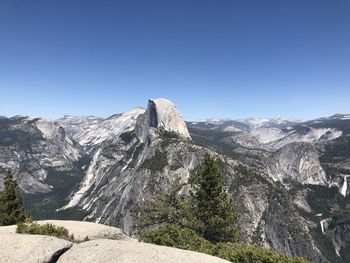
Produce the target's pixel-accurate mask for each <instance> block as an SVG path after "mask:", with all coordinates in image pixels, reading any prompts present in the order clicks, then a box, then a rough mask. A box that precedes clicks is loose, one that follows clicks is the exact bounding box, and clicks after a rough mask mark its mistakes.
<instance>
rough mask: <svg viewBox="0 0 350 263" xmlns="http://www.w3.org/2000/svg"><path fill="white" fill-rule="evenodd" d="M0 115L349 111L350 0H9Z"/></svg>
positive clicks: (0, 16) (0, 18)
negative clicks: (173, 108) (162, 102)
mask: <svg viewBox="0 0 350 263" xmlns="http://www.w3.org/2000/svg"><path fill="white" fill-rule="evenodd" d="M0 96H1V102H0V115H5V116H13V115H16V114H23V115H31V116H45V117H52V118H56V117H60V116H62V115H64V114H71V115H97V116H108V115H111V114H114V113H119V112H125V111H127V110H130V109H131V108H134V107H136V106H143V107H145V106H146V105H147V100H148V98H157V97H165V98H168V99H170V100H172V101H173V102H174V103H175V104H176V105H177V106H178V108H179V109H180V110H181V112H182V113H183V115H184V117H185V119H186V120H194V119H202V118H207V117H229V118H234V119H236V118H242V117H249V116H258V117H263V116H267V117H272V116H285V117H295V118H304V119H308V118H314V117H319V116H327V115H331V114H334V113H350V1H349V0H274V1H273V0H256V1H250V0H228V1H225V0H212V1H206V0H197V1H194V0H172V1H168V0H159V1H152V0H144V1H133V0H128V1H127V0H125V1H117V0H113V1H112V0H110V1H107V0H105V1H103V0H95V1H91V0H81V1H78V0H67V1H62V0H61V1H54V0H52V1H50V0H42V1H36V0H31V1H27V0H1V1H0Z"/></svg>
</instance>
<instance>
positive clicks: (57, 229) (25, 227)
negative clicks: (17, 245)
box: [16, 223, 69, 238]
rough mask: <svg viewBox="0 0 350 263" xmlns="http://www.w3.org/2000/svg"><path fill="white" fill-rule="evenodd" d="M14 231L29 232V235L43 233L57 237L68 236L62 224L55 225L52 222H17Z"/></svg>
mask: <svg viewBox="0 0 350 263" xmlns="http://www.w3.org/2000/svg"><path fill="white" fill-rule="evenodd" d="M16 233H19V234H31V235H45V236H54V237H58V238H68V237H69V233H68V230H67V229H66V228H64V227H62V226H55V225H53V224H44V225H40V224H38V223H30V224H26V223H19V224H18V225H17V230H16Z"/></svg>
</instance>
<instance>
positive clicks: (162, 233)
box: [140, 224, 212, 254]
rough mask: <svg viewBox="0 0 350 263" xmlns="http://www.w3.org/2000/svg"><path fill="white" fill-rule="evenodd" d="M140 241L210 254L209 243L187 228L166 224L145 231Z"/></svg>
mask: <svg viewBox="0 0 350 263" xmlns="http://www.w3.org/2000/svg"><path fill="white" fill-rule="evenodd" d="M140 240H141V241H143V242H146V243H152V244H156V245H160V246H167V247H176V248H180V249H186V250H192V251H199V252H203V253H207V254H210V250H211V246H212V245H211V243H210V242H209V241H207V240H205V239H204V238H203V237H201V236H199V235H198V234H197V233H196V232H195V231H193V230H191V229H189V228H182V227H180V226H178V225H172V224H166V225H163V226H161V227H158V228H157V229H155V230H152V231H149V232H146V233H145V234H143V235H142V236H141V238H140Z"/></svg>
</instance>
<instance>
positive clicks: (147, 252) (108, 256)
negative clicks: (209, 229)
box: [58, 239, 228, 263]
mask: <svg viewBox="0 0 350 263" xmlns="http://www.w3.org/2000/svg"><path fill="white" fill-rule="evenodd" d="M58 262H59V263H68V262H69V263H72V262H78V263H79V262H81V263H82V262H84V263H86V262H96V263H102V262H103V263H106V262H113V263H140V262H142V263H228V261H226V260H223V259H220V258H217V257H213V256H209V255H206V254H202V253H197V252H193V251H188V250H182V249H177V248H170V247H163V246H156V245H151V244H146V243H139V242H130V241H119V240H107V239H104V240H102V239H101V240H93V241H88V242H84V243H80V244H77V245H73V247H72V248H71V249H70V250H68V251H67V252H66V253H64V254H63V255H62V256H61V257H60V258H59V260H58Z"/></svg>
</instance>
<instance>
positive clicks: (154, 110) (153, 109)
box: [148, 100, 158, 128]
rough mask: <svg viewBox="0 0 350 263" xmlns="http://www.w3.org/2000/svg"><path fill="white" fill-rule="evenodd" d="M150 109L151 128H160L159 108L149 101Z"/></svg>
mask: <svg viewBox="0 0 350 263" xmlns="http://www.w3.org/2000/svg"><path fill="white" fill-rule="evenodd" d="M148 109H149V126H150V127H153V128H158V114H157V108H156V104H155V103H154V101H152V100H149V101H148Z"/></svg>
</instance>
